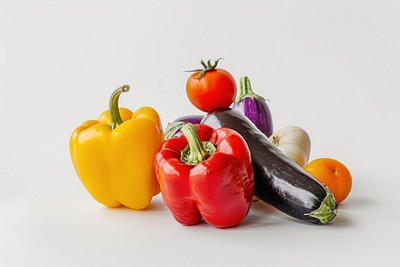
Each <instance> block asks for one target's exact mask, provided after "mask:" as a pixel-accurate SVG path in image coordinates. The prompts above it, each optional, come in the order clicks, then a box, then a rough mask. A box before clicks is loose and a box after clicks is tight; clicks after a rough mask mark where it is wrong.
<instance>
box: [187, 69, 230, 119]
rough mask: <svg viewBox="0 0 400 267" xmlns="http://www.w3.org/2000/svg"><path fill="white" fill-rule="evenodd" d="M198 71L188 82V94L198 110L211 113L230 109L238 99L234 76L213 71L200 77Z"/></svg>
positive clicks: (206, 72) (220, 70)
mask: <svg viewBox="0 0 400 267" xmlns="http://www.w3.org/2000/svg"><path fill="white" fill-rule="evenodd" d="M200 73H201V71H196V72H194V73H193V74H192V75H190V77H189V78H188V80H187V82H186V94H187V96H188V98H189V100H190V102H191V103H192V104H193V105H194V106H195V107H196V108H198V109H200V110H202V111H204V112H209V111H211V110H213V109H216V108H227V107H229V106H230V105H231V104H232V103H233V101H234V100H235V98H236V83H235V79H234V78H233V77H232V75H231V74H230V73H229V72H227V71H226V70H223V69H215V68H214V69H211V70H206V71H205V72H204V75H203V77H201V76H200Z"/></svg>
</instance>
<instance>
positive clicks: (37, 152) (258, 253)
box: [0, 0, 400, 266]
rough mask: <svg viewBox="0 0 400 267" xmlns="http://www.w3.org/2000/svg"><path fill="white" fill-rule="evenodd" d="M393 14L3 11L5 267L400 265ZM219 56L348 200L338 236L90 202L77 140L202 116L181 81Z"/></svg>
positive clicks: (367, 5) (76, 5) (378, 8)
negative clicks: (119, 91)
mask: <svg viewBox="0 0 400 267" xmlns="http://www.w3.org/2000/svg"><path fill="white" fill-rule="evenodd" d="M399 15H400V2H398V1H378V0H377V1H370V0H364V1H361V0H360V1H354V0H347V1H311V0H309V1H305V0H304V1H294V0H293V1H292V0H290V1H289V0H286V1H267V0H260V1H232V0H229V1H191V0H190V1H177V0H170V1H144V0H143V1H131V0H129V1H128V0H125V1H123V0H116V1H104V0H101V1H98V0H97V1H95V0H93V1H91V0H80V1H61V0H55V1H50V0H48V1H46V0H38V1H18V0H16V1H7V0H2V1H1V2H0V116H1V131H0V133H1V138H0V142H1V143H0V265H1V266H228V265H229V266H240V265H241V266H243V265H245V266H250V264H252V265H255V266H321V265H322V266H395V265H396V263H397V264H398V263H399V260H398V253H399V252H400V245H399V243H400V215H399V213H400V211H399V205H398V203H399V193H398V192H399V186H400V168H399V163H400V162H399V159H400V157H399V153H398V150H399V149H400V145H399V144H400V142H399V130H400V126H399V117H398V116H399V114H400V108H399V102H400V93H399V89H400V75H399V73H400V63H399V62H400V52H399V50H400V19H399V17H400V16H399ZM219 57H223V58H224V59H223V60H222V61H221V62H220V67H221V68H224V69H227V70H228V71H230V72H231V73H232V75H233V76H234V77H235V79H236V81H239V78H240V77H241V76H244V75H248V76H249V77H250V79H251V82H252V85H253V89H254V90H255V91H256V93H258V94H261V95H263V96H264V97H265V98H268V99H269V100H270V101H269V102H268V105H269V106H270V108H271V111H272V114H273V119H274V125H275V129H279V128H281V127H284V126H287V125H298V126H301V127H303V128H304V129H306V130H307V132H308V133H309V135H310V136H311V141H312V152H311V159H315V158H319V157H331V158H335V159H338V160H340V161H341V162H343V163H344V164H345V165H346V166H347V167H348V168H349V169H350V171H351V173H352V175H353V189H352V192H351V194H350V196H349V198H348V199H347V200H345V201H344V202H343V204H342V205H341V206H340V208H339V213H338V217H337V218H336V219H335V220H334V221H333V222H332V223H331V224H330V225H327V226H315V225H309V224H305V223H302V222H299V221H297V220H294V219H291V218H289V217H288V216H286V215H284V214H283V213H281V212H279V211H276V210H275V209H273V208H271V207H270V206H268V205H266V204H263V203H261V202H258V203H256V204H254V205H253V206H252V209H251V211H250V213H249V215H248V217H246V219H245V220H244V222H243V223H242V224H241V225H240V226H239V227H236V228H232V229H224V230H221V229H216V228H213V227H211V226H209V225H207V224H205V223H201V224H199V225H196V226H192V227H185V226H182V225H180V224H178V223H177V222H176V221H174V219H173V218H172V216H171V215H170V213H169V211H168V209H167V208H166V207H165V206H164V204H163V202H162V199H161V197H160V195H158V196H157V197H156V198H155V199H154V200H153V202H152V204H151V205H150V207H149V209H148V210H146V211H140V212H139V211H133V210H129V209H125V208H117V209H108V208H105V207H103V206H101V205H100V204H98V203H97V202H95V201H94V200H93V199H92V198H91V197H90V196H89V194H88V193H87V192H86V190H85V189H84V187H83V185H82V184H81V183H80V181H79V179H78V177H77V175H76V173H75V171H74V169H73V167H72V164H71V160H70V156H69V150H68V141H69V136H70V134H71V132H72V131H73V129H74V128H75V127H77V126H78V125H79V124H80V123H81V122H83V121H84V120H87V119H96V118H97V116H98V115H99V114H100V113H101V112H102V111H104V110H105V109H107V108H108V107H107V105H108V97H109V95H110V93H111V92H112V91H113V90H114V89H115V88H117V87H119V86H120V85H122V84H125V83H127V84H130V85H131V87H132V90H131V91H130V93H128V94H124V95H123V96H122V97H121V101H120V103H121V106H125V107H128V108H130V109H132V110H135V109H137V108H139V107H140V106H144V105H150V106H152V107H154V108H155V109H157V111H158V112H159V114H160V116H161V119H162V122H163V126H166V124H167V123H168V122H169V121H172V120H174V119H175V118H177V117H180V116H183V115H187V114H202V113H201V112H200V111H198V110H196V108H194V107H193V106H192V105H191V104H190V103H189V101H188V99H187V97H186V93H185V82H186V79H187V77H188V73H186V72H184V71H185V70H189V69H193V68H197V67H200V64H199V61H200V59H205V60H207V59H216V58H219ZM397 266H398V265H397Z"/></svg>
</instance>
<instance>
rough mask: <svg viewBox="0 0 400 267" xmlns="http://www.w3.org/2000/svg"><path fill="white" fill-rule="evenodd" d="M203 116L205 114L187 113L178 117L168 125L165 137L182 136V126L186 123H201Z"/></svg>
mask: <svg viewBox="0 0 400 267" xmlns="http://www.w3.org/2000/svg"><path fill="white" fill-rule="evenodd" d="M203 117H204V116H203V115H187V116H182V117H179V118H177V119H176V120H174V121H173V122H171V123H169V124H168V125H167V129H166V130H165V136H164V137H165V139H168V138H171V137H179V136H181V135H182V133H181V130H180V128H181V127H182V125H183V124H184V123H191V124H199V123H200V122H201V120H202V119H203Z"/></svg>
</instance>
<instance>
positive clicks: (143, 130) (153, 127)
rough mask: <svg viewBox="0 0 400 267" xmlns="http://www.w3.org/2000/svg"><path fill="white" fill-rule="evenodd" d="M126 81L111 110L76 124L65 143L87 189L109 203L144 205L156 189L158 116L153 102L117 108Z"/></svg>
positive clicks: (159, 136) (160, 134) (159, 139)
mask: <svg viewBox="0 0 400 267" xmlns="http://www.w3.org/2000/svg"><path fill="white" fill-rule="evenodd" d="M127 91H129V86H128V85H124V86H121V87H120V88H118V89H117V90H115V91H114V92H113V94H112V95H111V98H110V107H109V111H105V112H103V113H102V114H101V115H100V117H99V118H98V120H88V121H85V122H84V123H82V124H81V125H80V126H79V127H77V128H76V129H75V130H74V131H73V133H72V135H71V138H70V142H69V147H70V153H71V159H72V162H73V165H74V168H75V170H76V172H77V174H78V176H79V178H80V180H81V181H82V183H83V184H84V186H85V187H86V189H87V190H88V191H89V193H90V194H91V195H92V196H93V198H94V199H96V200H97V201H98V202H100V203H102V204H103V205H105V206H107V207H117V206H120V205H124V206H126V207H129V208H132V209H137V210H140V209H145V208H146V207H147V206H148V205H149V204H150V202H151V199H152V197H153V196H155V195H157V194H158V193H159V192H160V187H159V184H158V182H157V178H156V175H155V170H154V156H155V154H156V152H157V150H158V148H159V146H160V144H161V142H162V141H163V131H162V127H161V121H160V117H159V116H158V114H157V112H156V111H155V110H154V109H153V108H151V107H141V108H139V109H138V110H137V111H136V112H134V113H133V112H132V111H130V110H129V109H126V108H119V107H118V99H119V96H120V94H121V93H124V92H127Z"/></svg>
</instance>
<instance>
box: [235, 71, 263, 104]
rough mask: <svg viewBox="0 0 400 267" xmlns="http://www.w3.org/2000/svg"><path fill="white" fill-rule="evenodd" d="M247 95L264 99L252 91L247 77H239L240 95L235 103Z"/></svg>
mask: <svg viewBox="0 0 400 267" xmlns="http://www.w3.org/2000/svg"><path fill="white" fill-rule="evenodd" d="M247 97H249V98H251V99H256V100H263V101H265V99H264V97H262V96H260V95H257V94H256V93H254V92H253V89H252V88H251V83H250V79H249V77H247V76H244V77H241V78H240V95H239V97H238V99H237V100H236V101H235V103H238V102H240V101H242V100H243V99H245V98H247Z"/></svg>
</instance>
